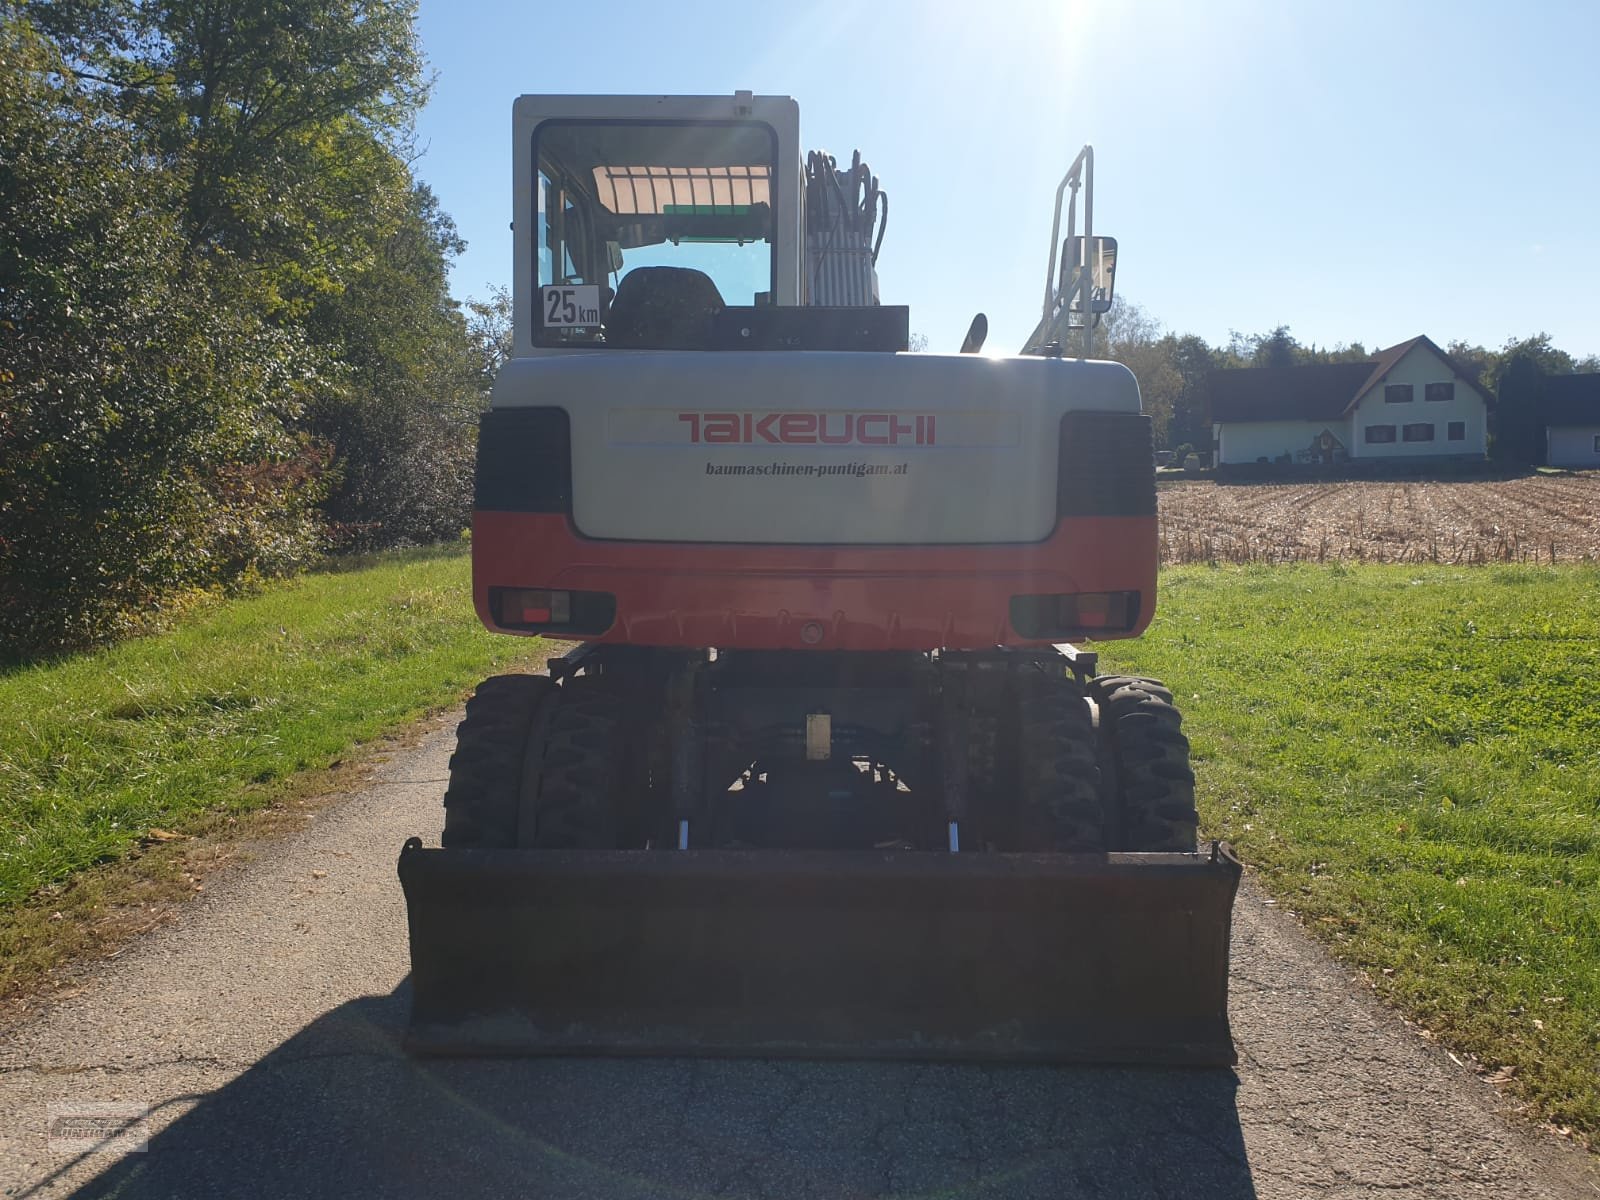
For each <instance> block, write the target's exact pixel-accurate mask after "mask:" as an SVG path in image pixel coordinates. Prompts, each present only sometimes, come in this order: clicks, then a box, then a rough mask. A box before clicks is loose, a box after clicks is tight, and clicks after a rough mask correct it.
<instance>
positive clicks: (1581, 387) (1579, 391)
mask: <svg viewBox="0 0 1600 1200" xmlns="http://www.w3.org/2000/svg"><path fill="white" fill-rule="evenodd" d="M1539 387H1540V393H1541V394H1540V397H1539V407H1540V414H1539V415H1540V418H1541V419H1542V420H1543V421H1544V438H1545V459H1544V460H1545V462H1546V463H1548V464H1549V465H1550V466H1552V467H1600V375H1546V376H1545V377H1544V378H1543V379H1542V380H1540V381H1539Z"/></svg>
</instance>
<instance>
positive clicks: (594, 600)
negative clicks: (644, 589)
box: [489, 587, 617, 634]
mask: <svg viewBox="0 0 1600 1200" xmlns="http://www.w3.org/2000/svg"><path fill="white" fill-rule="evenodd" d="M489 611H490V614H491V615H492V616H493V617H494V623H495V624H496V625H498V626H499V627H500V628H502V629H519V630H528V631H533V632H544V631H550V632H558V633H584V634H601V633H604V632H605V631H606V630H608V629H610V628H611V624H612V622H613V621H615V620H616V619H617V598H616V597H615V596H613V595H611V594H610V593H609V592H567V591H556V590H554V589H551V588H519V587H491V588H490V589H489Z"/></svg>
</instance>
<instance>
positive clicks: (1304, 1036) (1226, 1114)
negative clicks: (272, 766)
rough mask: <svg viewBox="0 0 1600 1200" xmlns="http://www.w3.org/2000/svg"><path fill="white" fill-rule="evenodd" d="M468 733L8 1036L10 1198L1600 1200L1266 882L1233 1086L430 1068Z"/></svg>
mask: <svg viewBox="0 0 1600 1200" xmlns="http://www.w3.org/2000/svg"><path fill="white" fill-rule="evenodd" d="M452 737H453V733H452V729H451V727H450V726H449V725H445V726H443V727H442V728H440V729H439V730H438V731H437V732H435V733H433V734H432V735H430V736H429V737H427V738H426V740H425V741H424V742H423V743H422V744H420V745H419V746H418V747H416V748H415V749H413V750H409V751H405V752H402V753H400V754H397V755H396V756H395V757H394V758H392V759H391V760H390V761H389V762H388V763H386V764H385V765H383V766H381V767H379V768H377V769H376V770H375V771H374V778H373V781H372V783H371V785H370V787H368V788H366V789H365V790H363V791H359V792H357V793H355V794H353V795H351V796H350V797H348V798H347V799H346V800H344V801H342V802H340V803H339V804H337V805H335V806H333V807H331V808H329V809H326V810H324V811H323V812H322V813H321V814H320V815H319V816H318V818H317V819H316V820H315V821H314V822H313V824H312V825H311V827H310V828H308V829H306V830H305V831H303V832H301V833H298V834H295V835H293V836H291V837H289V838H286V839H284V840H283V841H281V842H278V843H275V844H273V845H271V846H268V847H264V848H262V849H261V851H260V852H259V854H258V856H257V858H256V859H255V861H253V862H251V863H249V864H248V865H246V866H244V867H241V868H239V869H237V870H235V871H233V872H232V874H231V875H228V876H226V877H223V878H220V879H216V880H213V882H212V883H211V884H210V885H209V886H208V891H207V893H206V895H205V896H204V898H202V899H199V900H197V901H195V902H194V903H192V904H190V905H189V906H187V908H186V910H185V912H184V913H183V915H182V916H181V917H180V918H179V919H178V920H177V921H176V922H175V923H174V924H172V925H170V926H167V927H166V928H164V929H162V930H160V931H158V932H156V933H154V934H151V935H149V936H147V937H146V938H144V939H143V940H141V941H140V942H139V943H137V944H136V945H134V946H132V947H130V948H128V949H127V950H126V951H125V952H124V953H123V954H122V955H120V956H119V957H118V959H117V960H115V961H114V962H109V963H106V964H103V965H102V966H99V967H97V968H95V969H93V970H92V971H90V972H89V973H88V974H87V976H86V978H85V980H84V982H83V985H82V988H81V990H80V992H79V994H78V995H76V996H72V997H71V998H68V999H64V1000H61V1001H59V1002H57V1003H55V1004H54V1005H53V1006H52V1007H51V1008H50V1009H48V1010H46V1011H44V1012H42V1013H39V1014H36V1015H34V1016H32V1017H29V1018H27V1019H26V1020H25V1021H23V1022H22V1023H20V1024H16V1025H13V1026H11V1027H9V1028H0V1112H4V1113H6V1114H8V1116H9V1120H7V1121H5V1122H3V1123H0V1194H3V1195H6V1196H65V1195H81V1196H111V1195H116V1196H121V1197H130V1198H131V1197H137V1198H144V1197H152V1198H153V1197H162V1198H166V1197H189V1196H194V1197H200V1196H219V1197H225V1196H246V1195H260V1196H273V1197H292V1196H329V1197H334V1196H337V1197H353V1196H367V1195H373V1196H448V1197H451V1198H452V1200H466V1198H467V1197H475V1196H480V1195H482V1196H507V1197H525V1196H541V1197H546V1196H548V1197H569V1196H570V1197H641V1198H658V1197H660V1198H667V1197H672V1198H686V1197H692V1196H703V1195H727V1196H739V1197H819V1198H820V1197H828V1198H843V1197H862V1196H879V1195H897V1196H923V1197H932V1196H939V1197H958V1196H959V1197H965V1196H974V1197H976V1196H984V1197H1040V1198H1046V1197H1048V1198H1050V1200H1062V1198H1067V1197H1180V1196H1181V1197H1201V1198H1207V1200H1244V1198H1246V1197H1252V1196H1260V1197H1290V1196H1330V1197H1356V1196H1369V1195H1373V1196H1375V1195H1380V1194H1381V1195H1383V1196H1388V1197H1467V1196H1493V1197H1497V1198H1501V1200H1509V1198H1512V1197H1552V1198H1554V1197H1560V1198H1563V1200H1565V1198H1570V1197H1600V1173H1597V1172H1596V1170H1595V1165H1594V1163H1593V1161H1592V1160H1590V1159H1589V1158H1587V1157H1586V1156H1584V1155H1582V1154H1581V1153H1579V1152H1577V1151H1574V1150H1571V1149H1569V1148H1567V1147H1565V1146H1562V1145H1559V1144H1557V1143H1555V1142H1554V1141H1553V1140H1552V1139H1550V1138H1548V1137H1545V1136H1544V1135H1542V1134H1538V1133H1534V1132H1529V1131H1526V1130H1524V1129H1521V1128H1518V1127H1516V1126H1515V1125H1514V1124H1513V1123H1511V1122H1509V1121H1508V1120H1506V1119H1505V1118H1504V1117H1503V1116H1502V1115H1501V1112H1500V1106H1501V1102H1500V1101H1499V1099H1498V1097H1497V1096H1496V1094H1495V1093H1494V1091H1493V1090H1492V1089H1490V1088H1489V1087H1488V1086H1487V1085H1485V1084H1483V1083H1482V1082H1480V1081H1479V1080H1477V1079H1476V1078H1475V1077H1474V1076H1473V1075H1472V1074H1471V1073H1470V1072H1469V1071H1466V1070H1464V1069H1462V1068H1460V1067H1457V1066H1456V1065H1455V1064H1454V1063H1452V1062H1451V1061H1450V1060H1449V1059H1448V1058H1447V1057H1446V1056H1444V1055H1443V1054H1442V1053H1440V1052H1438V1051H1437V1050H1436V1049H1434V1048H1433V1047H1432V1046H1430V1045H1428V1044H1427V1043H1425V1042H1424V1041H1422V1040H1421V1039H1420V1038H1419V1037H1417V1036H1416V1035H1415V1034H1414V1033H1413V1032H1411V1031H1410V1030H1408V1029H1407V1028H1406V1027H1405V1026H1404V1025H1403V1024H1402V1023H1401V1022H1400V1021H1399V1020H1398V1019H1396V1018H1395V1017H1393V1016H1392V1015H1391V1014H1388V1013H1386V1012H1385V1011H1383V1010H1382V1009H1381V1008H1380V1007H1379V1006H1378V1005H1377V1004H1376V1003H1375V1001H1374V1000H1373V999H1372V997H1371V995H1370V993H1368V992H1366V991H1365V990H1363V989H1362V988H1360V987H1359V986H1356V985H1355V984H1353V982H1352V981H1351V980H1350V979H1349V978H1348V976H1347V973H1346V972H1345V971H1343V970H1341V969H1340V968H1338V967H1336V966H1334V965H1333V964H1331V963H1330V962H1329V961H1328V960H1327V959H1326V958H1325V957H1324V956H1323V955H1322V954H1321V953H1320V951H1319V950H1318V949H1317V948H1316V947H1315V946H1314V945H1312V944H1311V943H1309V942H1308V941H1307V939H1306V938H1305V937H1304V935H1303V934H1302V933H1301V932H1300V931H1299V930H1298V929H1297V928H1296V926H1295V925H1294V923H1293V922H1292V921H1291V920H1289V919H1288V918H1287V917H1285V916H1283V915H1282V914H1279V913H1277V912H1274V911H1273V910H1272V909H1271V908H1269V907H1267V906H1266V905H1265V904H1264V903H1263V902H1262V901H1261V900H1260V898H1259V897H1258V896H1257V895H1256V894H1254V893H1253V892H1252V891H1250V890H1249V889H1246V891H1245V892H1244V893H1242V894H1241V896H1240V900H1239V904H1238V909H1237V912H1236V916H1235V926H1234V947H1233V958H1234V964H1235V966H1234V977H1233V988H1234V991H1233V1020H1234V1031H1235V1037H1236V1040H1237V1042H1238V1045H1239V1049H1240V1053H1241V1057H1242V1060H1243V1061H1242V1065H1241V1066H1240V1067H1239V1069H1238V1071H1237V1073H1235V1072H1232V1071H1164V1070H1148V1069H1142V1070H1110V1069H1092V1068H1076V1069H1055V1068H1041V1067H1006V1068H999V1067H981V1066H936V1065H935V1066H929V1065H915V1064H874V1063H810V1062H786V1063H774V1062H759V1061H756V1062H740V1061H701V1062H695V1061H685V1060H657V1061H641V1060H567V1059H543V1060H498V1061H495V1060H472V1061H455V1062H439V1061H430V1062H414V1061H411V1060H409V1059H407V1058H406V1057H405V1056H404V1055H402V1054H401V1053H400V1051H399V1049H398V1045H397V1041H398V1036H399V1031H400V1029H401V1027H402V1024H403V1022H404V1019H405V1010H406V998H405V987H404V980H405V977H406V971H407V958H406V942H405V925H404V912H403V909H402V906H401V898H400V890H399V885H398V883H397V882H396V880H395V875H394V862H395V858H396V855H397V852H398V850H399V847H400V843H401V841H402V840H403V839H404V837H405V836H407V835H409V834H412V833H420V834H423V835H424V836H425V837H426V839H427V840H428V841H429V842H430V844H431V843H434V842H436V839H437V833H438V828H439V797H440V795H441V794H442V792H443V788H444V778H445V762H446V759H447V758H448V755H449V751H450V744H451V739H452ZM113 1102H117V1103H122V1104H129V1103H131V1104H133V1105H135V1106H139V1105H148V1106H149V1108H150V1115H149V1117H148V1119H147V1121H146V1122H145V1123H144V1124H143V1125H142V1126H137V1127H136V1132H137V1131H138V1130H139V1129H143V1130H144V1131H147V1132H148V1134H149V1140H148V1148H147V1149H143V1150H133V1151H130V1152H124V1151H121V1150H117V1149H106V1148H102V1149H100V1150H97V1151H83V1152H79V1151H74V1150H71V1149H70V1148H63V1147H62V1146H61V1145H60V1144H59V1143H58V1144H52V1142H51V1140H50V1138H49V1137H48V1136H47V1126H48V1127H49V1128H50V1129H53V1130H55V1132H56V1133H57V1134H60V1133H62V1132H63V1131H64V1130H65V1129H66V1128H67V1126H64V1125H62V1124H61V1123H60V1122H59V1119H57V1120H56V1122H55V1123H54V1124H51V1121H52V1116H51V1114H52V1106H62V1105H66V1106H74V1107H72V1109H71V1111H73V1112H80V1113H81V1112H86V1111H93V1110H88V1109H85V1108H84V1107H83V1106H88V1105H95V1104H107V1103H113ZM100 1117H101V1118H102V1119H104V1117H105V1113H104V1112H103V1111H102V1112H101V1113H100ZM84 1128H90V1127H87V1126H83V1125H81V1124H80V1126H79V1129H80V1132H81V1131H82V1130H83V1129H84Z"/></svg>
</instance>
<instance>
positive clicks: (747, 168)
mask: <svg viewBox="0 0 1600 1200" xmlns="http://www.w3.org/2000/svg"><path fill="white" fill-rule="evenodd" d="M776 156H777V135H776V134H775V133H774V132H773V130H772V129H771V127H770V126H768V125H765V124H762V123H759V122H751V121H739V122H732V121H730V122H693V123H690V122H666V121H661V122H645V121H632V122H612V121H546V122H544V123H543V124H541V125H540V126H539V128H538V129H537V130H536V131H535V134H534V160H535V162H536V163H537V167H536V170H537V172H538V178H537V180H536V183H537V187H536V195H537V199H536V204H537V212H536V216H537V226H538V227H537V234H536V239H535V245H536V246H537V253H538V291H537V294H536V301H537V304H536V308H535V311H534V314H533V340H534V343H535V344H536V345H542V346H560V345H571V344H577V343H582V344H602V343H611V344H618V345H625V344H628V340H629V331H630V330H632V329H633V328H634V327H635V326H637V325H638V323H639V322H640V321H641V320H642V319H643V318H642V316H641V313H644V312H647V311H648V312H649V313H650V314H651V315H652V318H654V317H655V316H658V315H659V312H660V310H662V309H663V308H666V307H670V308H672V309H674V310H679V311H680V312H683V311H687V312H691V313H694V314H703V313H704V312H706V311H708V310H714V309H717V308H721V307H723V306H725V305H752V304H767V303H769V302H770V301H771V295H772V279H773V263H774V255H775V250H774V245H773V242H774V223H773V212H772V202H773V195H774V187H773V173H774V169H775V162H776ZM646 268H656V270H646ZM660 268H674V269H669V270H661V269H660ZM640 272H642V274H640V276H639V278H637V279H635V280H634V281H633V283H632V284H628V285H627V286H624V284H625V282H626V281H627V280H628V278H629V276H630V275H633V274H635V273H640ZM619 298H620V302H619Z"/></svg>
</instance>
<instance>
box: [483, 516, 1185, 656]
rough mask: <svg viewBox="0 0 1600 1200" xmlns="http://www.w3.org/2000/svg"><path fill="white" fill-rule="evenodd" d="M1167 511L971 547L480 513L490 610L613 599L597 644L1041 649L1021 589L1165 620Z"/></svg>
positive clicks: (1072, 523) (1082, 521)
mask: <svg viewBox="0 0 1600 1200" xmlns="http://www.w3.org/2000/svg"><path fill="white" fill-rule="evenodd" d="M1157 555H1158V546H1157V530H1156V518H1155V517H1154V516H1136V517H1063V518H1062V519H1061V520H1060V521H1059V523H1058V524H1057V525H1056V528H1055V532H1054V533H1052V534H1051V536H1050V537H1048V538H1046V539H1045V540H1044V541H1042V542H1034V543H1027V544H1001V545H978V546H973V545H964V546H933V545H928V546H796V545H732V544H712V543H698V542H612V541H593V540H590V539H587V538H584V537H581V536H579V535H578V534H577V533H576V532H574V530H573V528H572V525H571V522H570V519H569V518H568V517H566V516H564V515H561V514H554V513H552V514H544V513H512V512H485V511H480V512H477V513H475V514H474V515H473V522H472V591H473V600H474V603H475V604H476V606H477V610H478V616H479V618H480V619H481V620H482V621H483V623H484V625H485V626H487V627H488V628H489V629H491V630H498V631H502V632H510V633H515V632H525V631H522V630H515V629H507V628H505V627H504V626H502V625H499V624H498V623H497V622H496V621H495V619H494V615H493V613H492V611H491V608H490V604H489V589H490V588H491V587H516V588H550V589H567V590H571V591H573V592H603V593H608V594H610V595H612V596H614V597H615V598H616V606H617V607H616V619H615V621H614V622H613V623H612V624H611V627H610V628H609V629H607V630H606V631H605V632H604V633H590V632H585V633H582V634H581V635H576V634H575V635H573V636H579V637H581V638H582V640H584V641H592V642H601V643H612V644H625V645H640V646H680V647H696V648H698V647H707V646H716V647H719V648H726V649H749V650H789V649H819V650H913V651H925V650H934V649H981V648H984V647H989V646H996V645H1003V646H1027V645H1041V644H1046V643H1047V642H1048V641H1050V640H1057V641H1059V640H1064V639H1061V638H1056V639H1040V638H1025V637H1022V636H1021V635H1019V634H1018V633H1017V631H1016V630H1015V629H1014V628H1013V627H1012V625H1011V621H1010V617H1009V613H1010V605H1011V599H1012V597H1013V596H1019V595H1044V594H1068V593H1081V592H1115V591H1131V592H1137V593H1139V596H1140V603H1139V612H1138V618H1137V621H1136V622H1135V624H1134V626H1133V627H1132V628H1131V629H1127V630H1123V631H1120V632H1117V633H1110V632H1107V633H1106V634H1103V635H1096V636H1097V637H1132V636H1135V635H1137V634H1138V633H1141V632H1142V631H1143V630H1144V628H1145V627H1146V626H1147V625H1148V624H1149V623H1150V617H1151V614H1152V612H1153V610H1154V607H1155V594H1156V562H1157Z"/></svg>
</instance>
